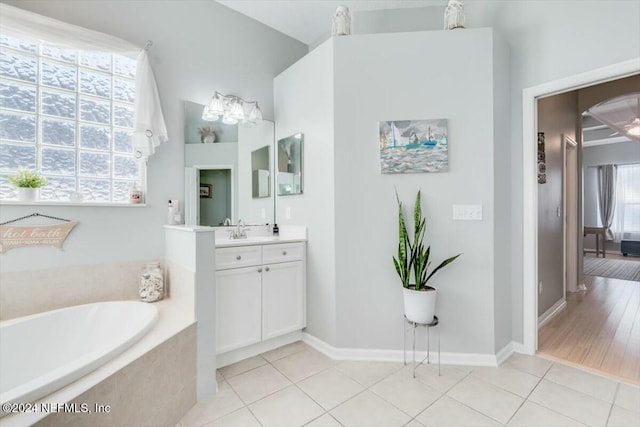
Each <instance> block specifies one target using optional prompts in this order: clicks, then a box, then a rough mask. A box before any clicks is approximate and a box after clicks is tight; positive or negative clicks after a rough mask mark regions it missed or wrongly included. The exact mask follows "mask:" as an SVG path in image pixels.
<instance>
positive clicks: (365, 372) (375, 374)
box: [336, 361, 403, 387]
mask: <svg viewBox="0 0 640 427" xmlns="http://www.w3.org/2000/svg"><path fill="white" fill-rule="evenodd" d="M402 367H403V365H402V363H394V362H356V361H347V362H342V363H340V364H338V365H337V366H336V369H337V370H338V371H340V372H342V373H343V374H345V375H347V376H349V377H350V378H352V379H354V380H356V381H357V382H358V383H360V384H361V385H363V386H364V387H369V386H372V385H373V384H375V383H377V382H378V381H380V380H382V379H384V378H386V377H388V376H389V375H391V374H393V373H394V372H397V371H399V370H400V369H402Z"/></svg>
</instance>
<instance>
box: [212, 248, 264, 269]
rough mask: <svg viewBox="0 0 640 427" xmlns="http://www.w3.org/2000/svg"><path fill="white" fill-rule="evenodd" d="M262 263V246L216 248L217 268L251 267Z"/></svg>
mask: <svg viewBox="0 0 640 427" xmlns="http://www.w3.org/2000/svg"><path fill="white" fill-rule="evenodd" d="M261 263H262V247H260V246H236V247H233V248H218V249H216V270H226V269H228V268H239V267H249V266H251V265H260V264H261Z"/></svg>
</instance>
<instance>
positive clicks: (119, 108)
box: [113, 104, 134, 128]
mask: <svg viewBox="0 0 640 427" xmlns="http://www.w3.org/2000/svg"><path fill="white" fill-rule="evenodd" d="M133 120H134V118H133V107H130V106H128V105H120V104H114V105H113V124H114V125H116V126H122V127H125V128H133Z"/></svg>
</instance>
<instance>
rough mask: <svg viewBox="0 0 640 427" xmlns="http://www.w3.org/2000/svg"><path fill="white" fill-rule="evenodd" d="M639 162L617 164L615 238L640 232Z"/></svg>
mask: <svg viewBox="0 0 640 427" xmlns="http://www.w3.org/2000/svg"><path fill="white" fill-rule="evenodd" d="M638 190H640V164H633V165H619V166H618V174H617V179H616V208H615V212H614V216H613V226H612V227H611V228H612V229H613V231H614V235H615V240H616V241H619V240H622V239H628V238H633V237H631V236H629V234H636V233H640V191H638Z"/></svg>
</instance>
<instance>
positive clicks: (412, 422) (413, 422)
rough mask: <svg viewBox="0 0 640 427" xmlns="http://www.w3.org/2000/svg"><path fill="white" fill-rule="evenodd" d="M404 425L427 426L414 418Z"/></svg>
mask: <svg viewBox="0 0 640 427" xmlns="http://www.w3.org/2000/svg"><path fill="white" fill-rule="evenodd" d="M404 427H425V426H424V424H422V423H421V422H418V421H417V420H415V419H413V420H411V421H409V422H408V423H406V424H405V425H404Z"/></svg>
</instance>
